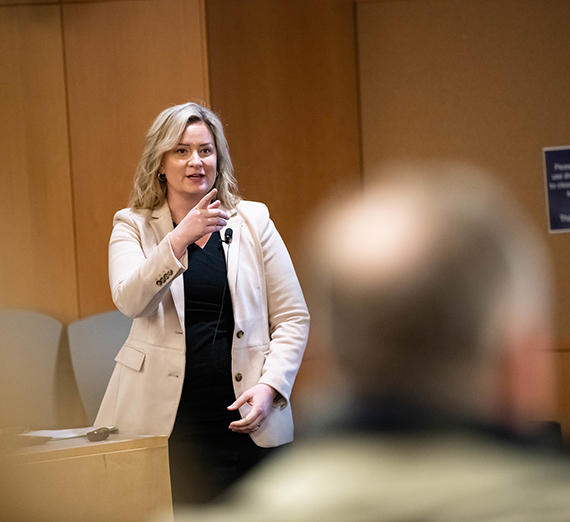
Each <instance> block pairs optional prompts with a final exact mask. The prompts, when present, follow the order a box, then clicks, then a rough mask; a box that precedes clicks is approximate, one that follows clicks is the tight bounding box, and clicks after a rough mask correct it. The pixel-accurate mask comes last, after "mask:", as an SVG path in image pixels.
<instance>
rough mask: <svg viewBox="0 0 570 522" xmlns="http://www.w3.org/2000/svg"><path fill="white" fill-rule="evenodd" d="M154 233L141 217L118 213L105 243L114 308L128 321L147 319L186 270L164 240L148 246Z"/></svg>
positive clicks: (126, 210) (128, 210)
mask: <svg viewBox="0 0 570 522" xmlns="http://www.w3.org/2000/svg"><path fill="white" fill-rule="evenodd" d="M150 235H152V236H154V233H153V231H152V229H151V228H150V226H149V225H148V222H147V220H146V219H145V218H144V216H143V215H142V214H138V213H136V212H134V211H132V210H130V209H124V210H120V211H119V212H117V213H116V214H115V217H114V220H113V232H112V233H111V240H110V242H109V282H110V285H111V294H112V297H113V302H114V303H115V306H116V307H117V308H118V309H119V310H120V311H121V312H122V313H123V314H125V315H127V316H129V317H133V318H135V317H142V316H148V315H150V314H152V313H153V312H155V311H156V309H157V307H158V305H159V304H160V302H161V301H162V300H163V299H164V298H165V296H166V295H167V294H168V292H169V289H170V285H171V284H172V281H174V279H175V278H176V277H178V276H179V275H180V274H182V273H183V272H184V271H185V270H186V268H187V255H186V254H184V256H183V257H182V259H181V260H178V259H177V258H176V256H175V255H174V252H173V251H172V247H171V245H170V241H169V240H168V237H164V238H163V239H162V241H160V243H158V245H153V246H151V245H150V242H149V241H148V238H149V237H150Z"/></svg>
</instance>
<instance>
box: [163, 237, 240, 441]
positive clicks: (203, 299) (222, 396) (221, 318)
mask: <svg viewBox="0 0 570 522" xmlns="http://www.w3.org/2000/svg"><path fill="white" fill-rule="evenodd" d="M183 277H184V293H185V326H186V375H185V377H184V385H183V389H182V397H181V400H180V405H179V407H178V415H177V418H176V425H175V430H174V431H175V432H178V434H186V435H193V434H195V435H209V434H215V433H220V432H227V431H228V425H229V424H230V422H232V421H233V420H236V419H238V418H239V413H238V412H235V411H234V412H229V411H228V410H227V407H228V406H229V405H230V404H231V403H232V402H234V401H235V394H234V390H233V385H232V378H231V346H232V335H233V330H234V317H233V309H232V299H231V295H230V290H229V288H228V283H227V270H226V260H225V256H224V250H223V247H222V242H221V240H220V234H219V232H216V233H214V234H212V235H211V236H210V239H209V240H208V242H207V243H206V245H205V246H204V248H203V249H202V248H200V247H199V246H198V245H196V244H191V245H189V246H188V269H187V270H186V271H185V272H184V276H183ZM181 432H182V433H181Z"/></svg>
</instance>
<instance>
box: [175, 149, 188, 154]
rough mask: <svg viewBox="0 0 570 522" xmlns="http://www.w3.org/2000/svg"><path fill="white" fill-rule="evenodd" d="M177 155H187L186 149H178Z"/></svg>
mask: <svg viewBox="0 0 570 522" xmlns="http://www.w3.org/2000/svg"><path fill="white" fill-rule="evenodd" d="M176 153H177V154H186V149H176Z"/></svg>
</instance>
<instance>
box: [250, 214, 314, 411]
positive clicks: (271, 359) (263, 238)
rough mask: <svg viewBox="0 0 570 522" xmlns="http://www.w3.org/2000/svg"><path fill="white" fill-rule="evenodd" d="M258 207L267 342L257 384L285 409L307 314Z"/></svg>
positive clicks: (285, 257)
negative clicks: (274, 395) (273, 394)
mask: <svg viewBox="0 0 570 522" xmlns="http://www.w3.org/2000/svg"><path fill="white" fill-rule="evenodd" d="M262 208H263V210H264V212H263V219H262V220H261V223H262V224H261V228H260V234H259V239H260V244H261V251H262V256H263V269H264V273H265V285H266V295H267V310H268V323H269V336H270V342H269V353H268V354H267V357H266V360H265V364H264V366H263V370H262V376H261V379H260V380H259V382H260V383H264V384H268V385H270V386H271V387H273V388H274V389H275V390H277V391H278V392H279V394H280V395H281V397H278V398H277V403H276V404H275V405H276V406H280V407H281V408H285V407H286V406H287V405H288V404H289V397H290V395H291V390H292V388H293V383H294V381H295V377H296V376H297V372H298V370H299V367H300V365H301V360H302V358H303V353H304V351H305V346H306V344H307V338H308V335H309V311H308V309H307V305H306V303H305V299H304V297H303V292H302V290H301V286H300V284H299V280H298V279H297V275H296V273H295V269H294V267H293V263H292V261H291V257H290V256H289V252H288V251H287V248H286V246H285V243H284V242H283V239H282V238H281V236H280V234H279V232H278V231H277V229H276V228H275V225H274V223H273V221H272V220H271V219H270V218H269V211H268V210H267V207H266V206H265V205H263V206H262Z"/></svg>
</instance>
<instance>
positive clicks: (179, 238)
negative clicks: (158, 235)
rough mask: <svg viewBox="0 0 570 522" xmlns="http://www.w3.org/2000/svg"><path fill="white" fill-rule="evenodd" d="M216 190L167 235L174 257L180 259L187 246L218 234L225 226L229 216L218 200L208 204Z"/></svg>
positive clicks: (209, 193)
mask: <svg viewBox="0 0 570 522" xmlns="http://www.w3.org/2000/svg"><path fill="white" fill-rule="evenodd" d="M217 193H218V189H212V190H211V191H210V192H208V194H206V195H205V196H204V197H203V198H202V199H201V200H200V203H198V204H197V205H196V206H195V207H194V208H193V209H192V210H191V211H190V212H188V214H186V216H185V217H184V219H183V220H182V221H181V222H180V223H178V226H177V227H176V228H175V229H174V230H173V231H172V232H170V233H169V235H168V239H169V240H170V245H171V246H172V250H173V252H174V255H175V256H176V257H177V258H178V259H180V258H181V257H182V256H183V255H184V252H186V249H187V248H188V245H190V244H191V243H195V242H196V241H198V240H199V239H200V238H201V237H204V236H205V235H207V234H211V233H212V232H218V231H219V230H221V229H222V228H224V227H225V226H226V225H227V220H228V219H229V218H230V215H229V213H228V212H226V211H225V210H222V209H221V208H220V202H219V201H218V200H216V201H214V202H213V203H210V202H211V201H212V199H213V198H215V197H216V194H217Z"/></svg>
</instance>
